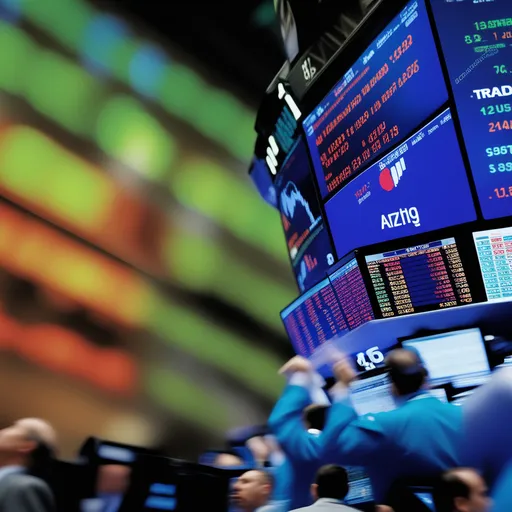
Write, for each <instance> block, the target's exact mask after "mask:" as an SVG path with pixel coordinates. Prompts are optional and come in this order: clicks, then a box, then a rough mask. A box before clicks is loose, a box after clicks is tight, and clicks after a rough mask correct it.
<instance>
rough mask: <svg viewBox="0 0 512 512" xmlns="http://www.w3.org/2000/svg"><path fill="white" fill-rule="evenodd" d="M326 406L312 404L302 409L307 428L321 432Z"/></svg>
mask: <svg viewBox="0 0 512 512" xmlns="http://www.w3.org/2000/svg"><path fill="white" fill-rule="evenodd" d="M327 409H328V407H327V406H326V405H317V404H312V405H309V406H308V407H306V408H305V409H304V413H303V418H304V424H305V426H306V429H307V430H316V431H319V432H321V431H322V430H323V429H324V426H325V418H326V414H327Z"/></svg>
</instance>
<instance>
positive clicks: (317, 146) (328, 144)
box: [303, 0, 448, 197]
mask: <svg viewBox="0 0 512 512" xmlns="http://www.w3.org/2000/svg"><path fill="white" fill-rule="evenodd" d="M447 101H448V92H447V90H446V84H445V81H444V78H443V73H442V69H441V65H440V62H439V58H438V54H437V50H436V46H435V43H434V38H433V35H432V30H431V28H430V22H429V19H428V14H427V10H426V7H425V2H424V0H414V1H412V2H409V4H407V6H406V7H405V9H403V10H402V12H401V13H400V14H399V15H398V16H396V17H395V18H394V19H393V21H392V22H391V23H390V24H389V25H388V26H387V28H386V29H385V30H384V31H383V32H382V33H381V34H380V35H379V36H378V37H377V38H376V39H375V40H374V41H373V43H372V44H371V45H370V46H369V47H368V48H367V50H366V52H365V53H364V55H362V56H361V57H360V58H359V60H358V61H357V62H355V63H354V65H353V66H352V68H351V69H349V70H348V71H347V73H346V74H345V75H344V76H343V78H342V79H341V80H340V81H339V82H338V83H337V84H336V86H335V87H334V88H333V89H332V91H331V92H330V93H329V94H328V95H327V96H326V98H324V100H323V101H322V102H321V103H320V104H319V105H318V106H317V108H316V109H315V110H314V111H313V113H312V114H310V115H309V116H308V117H307V118H306V119H305V120H304V121H303V125H304V129H305V132H306V134H307V140H308V144H309V148H310V152H311V155H312V159H313V165H314V168H315V173H316V176H317V181H318V184H319V187H320V191H321V194H322V197H326V196H327V195H329V194H331V193H334V192H335V191H336V190H338V189H340V188H341V186H342V185H343V184H344V183H345V182H346V181H347V180H348V179H349V178H351V177H352V176H354V175H355V174H357V173H358V172H360V171H362V170H363V168H364V167H366V166H367V165H368V164H369V163H370V162H371V161H372V160H374V159H375V158H376V157H377V156H378V155H380V154H382V153H383V152H384V151H386V150H387V149H389V148H390V147H391V146H393V145H394V144H396V143H397V142H400V140H403V139H404V138H405V137H407V136H408V135H409V134H410V133H411V132H412V131H413V130H414V129H416V128H417V127H418V126H419V125H420V124H421V123H422V122H424V121H425V119H427V118H428V117H429V116H431V115H433V114H434V112H435V111H436V110H438V109H440V108H441V107H442V106H443V104H444V103H446V102H447Z"/></svg>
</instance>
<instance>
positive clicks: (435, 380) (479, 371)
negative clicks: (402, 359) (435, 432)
mask: <svg viewBox="0 0 512 512" xmlns="http://www.w3.org/2000/svg"><path fill="white" fill-rule="evenodd" d="M402 345H403V347H404V348H409V349H413V350H415V351H416V352H417V353H418V354H419V356H420V357H421V359H422V361H423V363H424V365H425V367H426V368H427V370H428V373H429V382H430V384H432V385H434V386H437V385H443V384H451V385H452V386H453V387H455V388H464V387H471V386H480V385H481V384H483V383H485V382H486V381H487V379H488V378H489V375H490V373H491V368H490V366H489V360H488V358H487V352H486V350H485V345H484V340H483V337H482V333H481V332H480V329H465V330H461V331H455V332H447V333H443V334H435V335H432V336H425V337H422V338H416V339H412V340H408V341H404V342H403V343H402Z"/></svg>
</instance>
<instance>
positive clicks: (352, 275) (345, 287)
mask: <svg viewBox="0 0 512 512" xmlns="http://www.w3.org/2000/svg"><path fill="white" fill-rule="evenodd" d="M329 279H330V280H331V284H332V286H333V288H334V291H335V293H336V296H337V298H338V302H339V303H340V306H341V309H342V311H343V314H344V315H345V319H346V321H347V325H348V327H349V329H351V330H352V329H355V328H356V327H359V326H360V325H362V324H364V323H366V322H369V321H370V320H373V319H374V315H373V309H372V306H371V303H370V297H369V296H368V291H367V290H366V286H365V284H364V281H363V276H362V274H361V269H360V268H359V265H358V263H357V260H356V259H355V258H352V259H350V260H349V261H348V262H346V263H344V264H342V266H341V267H340V268H338V269H337V270H336V271H335V272H333V273H332V274H331V275H330V276H329Z"/></svg>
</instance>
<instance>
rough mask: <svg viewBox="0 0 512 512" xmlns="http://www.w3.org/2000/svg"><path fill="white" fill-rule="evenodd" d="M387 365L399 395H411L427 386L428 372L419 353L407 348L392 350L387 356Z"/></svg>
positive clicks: (395, 390)
mask: <svg viewBox="0 0 512 512" xmlns="http://www.w3.org/2000/svg"><path fill="white" fill-rule="evenodd" d="M386 366H387V367H388V369H389V377H390V379H391V383H392V385H393V393H394V394H395V395H397V396H405V395H410V394H412V393H416V392H418V391H419V390H420V389H421V388H422V387H424V386H425V384H426V380H427V376H428V372H427V370H426V368H425V366H424V365H423V362H422V361H421V359H420V357H419V355H418V354H417V353H416V352H414V351H412V350H406V349H397V350H393V351H391V352H390V353H389V354H388V356H387V357H386Z"/></svg>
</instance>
